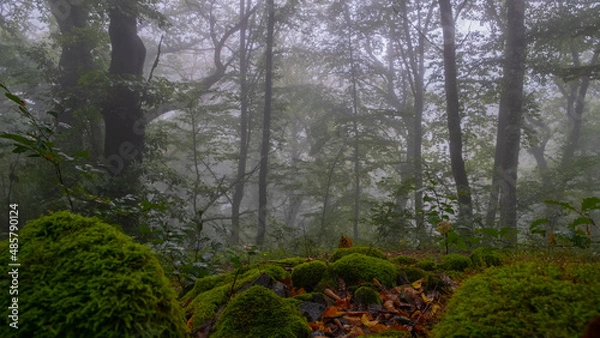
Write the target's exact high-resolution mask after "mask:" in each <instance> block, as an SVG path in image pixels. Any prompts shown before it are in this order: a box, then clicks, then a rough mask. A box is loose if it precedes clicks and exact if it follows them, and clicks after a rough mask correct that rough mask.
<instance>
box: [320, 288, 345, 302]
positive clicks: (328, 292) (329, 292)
mask: <svg viewBox="0 0 600 338" xmlns="http://www.w3.org/2000/svg"><path fill="white" fill-rule="evenodd" d="M323 294H324V295H325V296H327V297H329V298H331V299H333V300H336V301H337V300H342V299H341V298H340V296H338V295H336V294H335V292H333V290H331V289H325V290H324V291H323Z"/></svg>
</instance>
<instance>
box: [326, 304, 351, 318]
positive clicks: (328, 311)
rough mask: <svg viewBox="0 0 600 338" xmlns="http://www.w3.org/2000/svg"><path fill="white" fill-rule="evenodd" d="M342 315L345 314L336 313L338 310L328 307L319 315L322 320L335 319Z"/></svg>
mask: <svg viewBox="0 0 600 338" xmlns="http://www.w3.org/2000/svg"><path fill="white" fill-rule="evenodd" d="M344 314H345V312H340V311H338V309H337V308H336V307H335V306H330V307H328V308H326V309H325V311H323V314H322V315H321V317H322V318H323V319H325V318H335V317H341V316H343V315H344Z"/></svg>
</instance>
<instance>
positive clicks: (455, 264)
mask: <svg viewBox="0 0 600 338" xmlns="http://www.w3.org/2000/svg"><path fill="white" fill-rule="evenodd" d="M470 265H471V260H470V259H469V258H468V257H465V256H463V255H459V254H448V255H445V256H444V257H442V262H441V263H440V268H441V269H442V270H453V271H465V269H467V268H468V267H469V266H470Z"/></svg>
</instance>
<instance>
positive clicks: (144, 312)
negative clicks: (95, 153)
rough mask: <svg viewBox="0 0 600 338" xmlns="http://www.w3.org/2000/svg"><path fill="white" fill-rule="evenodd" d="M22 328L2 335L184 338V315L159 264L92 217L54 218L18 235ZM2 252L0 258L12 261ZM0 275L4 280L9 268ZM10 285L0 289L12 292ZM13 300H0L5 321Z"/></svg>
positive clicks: (37, 222) (61, 215)
mask: <svg viewBox="0 0 600 338" xmlns="http://www.w3.org/2000/svg"><path fill="white" fill-rule="evenodd" d="M18 238H19V245H20V246H19V252H18V257H19V262H20V263H21V265H22V267H20V268H19V271H18V272H19V276H18V278H19V288H18V291H19V295H18V296H19V298H18V306H19V325H18V326H19V329H18V330H15V329H13V328H11V327H10V326H8V325H6V324H5V325H2V326H1V328H0V336H1V337H42V338H44V337H67V338H68V337H107V338H109V337H142V336H143V337H146V336H147V337H150V336H151V337H182V336H183V335H184V334H185V320H184V316H183V312H182V311H181V308H180V306H179V304H178V303H177V301H176V299H175V292H174V291H173V290H172V289H170V288H169V287H168V281H167V279H166V278H165V276H164V274H163V270H162V268H161V266H160V265H159V262H158V260H157V258H156V257H155V256H154V255H153V254H152V253H151V252H150V249H149V248H148V247H146V246H143V245H140V244H137V243H135V242H134V241H133V240H132V239H131V238H129V237H128V236H127V235H125V234H123V233H122V232H120V231H119V230H117V228H115V227H114V226H111V225H108V224H105V223H103V222H102V221H101V220H99V219H97V218H86V217H82V216H79V215H74V214H71V213H69V212H57V213H54V214H52V215H51V216H45V217H41V218H39V219H37V220H34V221H31V222H29V223H28V224H27V225H25V226H24V227H23V229H21V230H20V232H19V237H18ZM9 255H10V253H9V251H8V250H7V248H6V247H5V246H4V247H3V248H2V249H0V260H2V261H3V262H8V261H9ZM3 270H4V271H3V273H2V275H3V276H7V271H6V268H4V269H3ZM9 283H11V280H9V279H8V278H4V277H3V278H2V279H1V280H0V285H1V288H2V289H3V290H9ZM10 300H11V299H10V297H0V304H1V308H2V309H4V310H3V312H2V313H3V314H4V315H3V318H5V320H6V319H7V318H8V316H7V315H8V313H7V312H8V311H7V309H8V307H9V305H10V304H9V301H10Z"/></svg>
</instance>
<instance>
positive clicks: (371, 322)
mask: <svg viewBox="0 0 600 338" xmlns="http://www.w3.org/2000/svg"><path fill="white" fill-rule="evenodd" d="M360 322H361V323H362V324H363V325H364V326H366V327H373V326H375V325H377V323H379V321H378V320H377V319H375V320H369V316H367V314H366V313H365V314H364V315H362V317H360Z"/></svg>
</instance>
